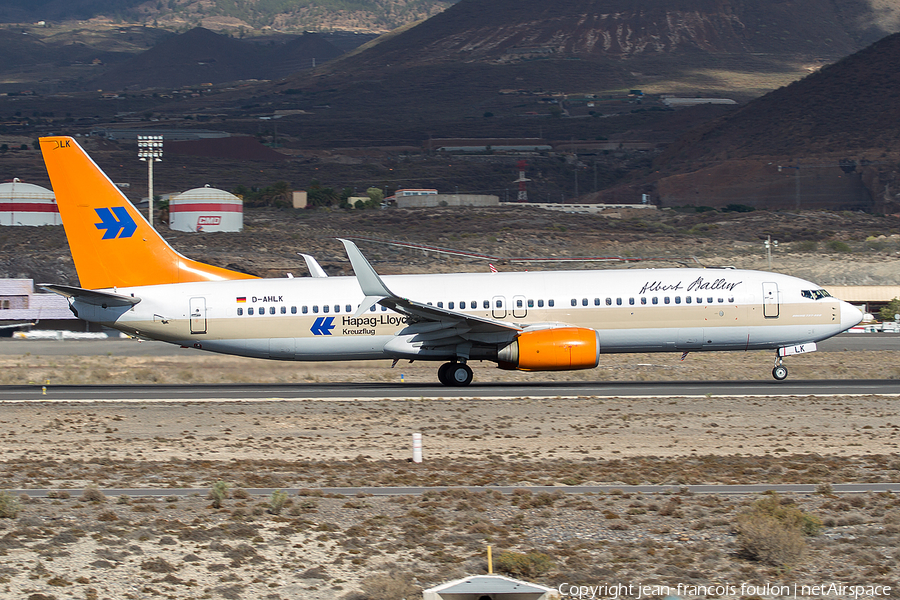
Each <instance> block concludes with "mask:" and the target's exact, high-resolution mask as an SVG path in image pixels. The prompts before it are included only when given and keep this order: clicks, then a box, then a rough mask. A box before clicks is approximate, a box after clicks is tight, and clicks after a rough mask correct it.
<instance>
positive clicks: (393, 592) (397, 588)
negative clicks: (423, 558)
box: [354, 571, 422, 600]
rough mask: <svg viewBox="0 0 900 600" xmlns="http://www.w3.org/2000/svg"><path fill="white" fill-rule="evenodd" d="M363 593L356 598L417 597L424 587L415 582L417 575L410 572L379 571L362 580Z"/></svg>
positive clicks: (383, 599) (369, 599)
mask: <svg viewBox="0 0 900 600" xmlns="http://www.w3.org/2000/svg"><path fill="white" fill-rule="evenodd" d="M360 587H361V588H362V590H363V593H362V594H357V595H356V596H354V598H356V599H359V600H363V599H365V600H397V599H398V598H409V599H412V598H417V597H421V595H422V588H420V587H419V586H417V585H416V584H415V577H414V576H413V574H412V573H409V572H405V571H404V572H396V571H395V572H391V573H377V574H375V575H370V576H368V577H366V578H365V579H363V580H362V582H361V583H360Z"/></svg>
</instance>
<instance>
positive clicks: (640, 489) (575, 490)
mask: <svg viewBox="0 0 900 600" xmlns="http://www.w3.org/2000/svg"><path fill="white" fill-rule="evenodd" d="M818 488H819V486H818V485H816V484H774V485H766V484H762V485H760V484H752V485H682V486H673V485H591V486H587V485H573V486H548V485H534V486H527V485H526V486H459V487H447V486H435V487H346V488H342V487H330V488H304V490H310V491H315V492H321V493H323V494H343V495H344V496H355V495H357V494H369V495H372V496H421V495H422V494H424V493H426V492H430V491H443V490H448V489H465V490H469V491H473V492H483V491H497V492H500V493H501V494H511V493H513V490H528V491H530V492H532V493H535V494H536V493H539V492H549V493H553V492H559V493H562V494H600V493H609V492H611V491H614V490H621V491H622V492H625V493H631V494H634V493H641V494H684V493H690V494H735V495H736V494H759V493H762V492H765V491H768V490H775V491H776V492H779V493H790V494H812V493H815V492H816V491H817V489H818ZM831 489H832V491H833V492H834V493H838V494H859V493H865V492H900V483H839V484H834V485H832V486H831ZM8 491H9V492H10V493H12V494H15V495H19V494H28V495H29V496H31V497H32V498H46V497H47V496H48V495H49V494H50V493H52V490H47V489H25V490H8ZM65 491H66V493H68V494H69V496H70V497H78V496H80V495H81V494H82V493H84V490H83V489H66V490H65ZM101 491H102V492H103V493H104V494H105V495H107V496H156V497H163V496H194V495H202V496H205V495H206V494H208V493H209V488H108V489H102V490H101ZM245 491H246V492H247V493H248V494H251V495H253V496H269V495H271V494H272V492H274V491H275V489H274V488H245ZM281 491H283V492H286V493H288V494H291V495H293V494H296V493H297V492H298V491H300V490H299V489H298V488H284V489H282V490H281Z"/></svg>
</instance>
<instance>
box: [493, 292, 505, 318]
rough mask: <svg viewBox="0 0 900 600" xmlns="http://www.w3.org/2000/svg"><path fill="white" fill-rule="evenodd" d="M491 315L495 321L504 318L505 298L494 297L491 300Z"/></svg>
mask: <svg viewBox="0 0 900 600" xmlns="http://www.w3.org/2000/svg"><path fill="white" fill-rule="evenodd" d="M491 314H492V315H493V317H494V318H495V319H502V318H504V317H506V296H494V297H493V298H492V299H491Z"/></svg>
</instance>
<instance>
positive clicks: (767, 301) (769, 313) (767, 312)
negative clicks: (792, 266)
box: [762, 281, 779, 319]
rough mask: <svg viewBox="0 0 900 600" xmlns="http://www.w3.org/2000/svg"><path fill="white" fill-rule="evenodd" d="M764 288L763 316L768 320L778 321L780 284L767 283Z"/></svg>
mask: <svg viewBox="0 0 900 600" xmlns="http://www.w3.org/2000/svg"><path fill="white" fill-rule="evenodd" d="M762 286H763V316H764V317H766V318H767V319H777V318H778V312H779V305H778V284H777V283H775V282H774V281H766V282H764V283H763V284H762Z"/></svg>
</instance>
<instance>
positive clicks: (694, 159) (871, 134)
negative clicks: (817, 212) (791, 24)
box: [655, 34, 900, 213]
mask: <svg viewBox="0 0 900 600" xmlns="http://www.w3.org/2000/svg"><path fill="white" fill-rule="evenodd" d="M898 64H900V34H894V35H891V36H888V37H886V38H884V39H882V40H880V41H878V42H876V43H875V44H872V45H871V46H869V47H868V48H865V49H864V50H862V51H860V52H857V53H856V54H853V55H851V56H849V57H847V58H845V59H843V60H841V61H839V62H837V63H835V64H833V65H830V66H828V67H826V68H824V69H822V70H821V71H819V72H817V73H814V74H812V75H810V76H808V77H806V78H805V79H803V80H801V81H797V82H795V83H792V84H791V85H788V86H786V87H783V88H780V89H778V90H775V91H773V92H771V93H769V94H767V95H765V96H763V97H761V98H758V99H756V100H754V101H752V102H750V103H748V104H747V105H746V106H743V107H741V108H739V109H737V110H734V111H731V112H729V113H728V114H726V115H724V116H722V117H720V118H719V119H716V120H713V121H711V122H709V123H706V124H704V125H702V126H700V127H698V128H696V129H694V130H693V131H691V132H689V133H687V134H686V135H684V136H682V137H681V138H680V139H679V140H678V142H676V143H675V144H673V145H671V146H670V147H669V149H668V150H667V151H666V152H665V153H664V154H663V155H662V156H661V157H660V158H659V159H658V160H657V161H656V164H655V166H656V167H657V168H658V169H660V170H661V171H662V172H664V173H665V172H668V174H670V175H671V176H669V177H663V178H662V179H661V180H660V181H659V182H658V184H657V191H658V193H659V195H660V197H661V199H662V201H663V204H669V205H678V204H709V205H714V206H715V205H725V204H727V203H733V202H737V203H743V204H748V205H753V206H757V207H767V206H768V207H771V206H792V207H794V208H800V207H806V208H810V207H816V206H827V205H830V206H835V205H834V204H833V202H835V201H840V202H843V203H844V204H843V207H844V208H863V209H868V210H875V211H876V212H891V213H892V212H897V211H898V210H900V194H898V191H897V187H898V186H897V181H898V173H900V164H898V161H900V154H898V153H897V151H896V148H897V146H898V142H900V126H898V125H897V124H898V123H900V70H898V67H897V65H898ZM711 182H715V184H713V185H710V183H711Z"/></svg>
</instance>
